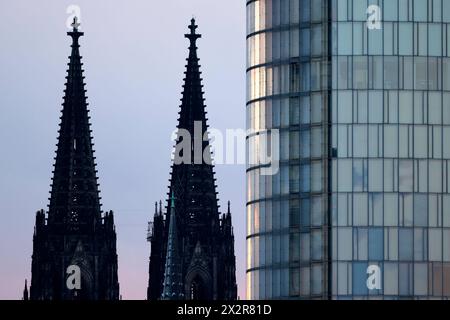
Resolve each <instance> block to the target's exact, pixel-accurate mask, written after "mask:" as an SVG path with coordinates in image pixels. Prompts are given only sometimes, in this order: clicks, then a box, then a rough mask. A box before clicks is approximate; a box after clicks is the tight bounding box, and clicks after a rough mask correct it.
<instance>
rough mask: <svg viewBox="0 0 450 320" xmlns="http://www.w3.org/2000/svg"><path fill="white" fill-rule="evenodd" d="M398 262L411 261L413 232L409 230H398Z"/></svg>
mask: <svg viewBox="0 0 450 320" xmlns="http://www.w3.org/2000/svg"><path fill="white" fill-rule="evenodd" d="M398 256H399V259H400V260H404V261H405V260H412V259H413V230H412V229H411V228H400V229H399V253H398Z"/></svg>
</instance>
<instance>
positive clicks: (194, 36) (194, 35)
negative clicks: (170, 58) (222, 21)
mask: <svg viewBox="0 0 450 320" xmlns="http://www.w3.org/2000/svg"><path fill="white" fill-rule="evenodd" d="M197 28H198V26H197V25H196V24H195V19H194V18H192V19H191V24H190V25H189V29H190V30H191V32H190V33H186V34H185V35H184V36H185V37H186V38H188V39H189V40H190V41H191V46H193V47H195V41H197V39H198V38H201V37H202V35H201V34H198V33H195V30H196V29H197Z"/></svg>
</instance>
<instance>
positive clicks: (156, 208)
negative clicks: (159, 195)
mask: <svg viewBox="0 0 450 320" xmlns="http://www.w3.org/2000/svg"><path fill="white" fill-rule="evenodd" d="M155 213H158V201H155Z"/></svg>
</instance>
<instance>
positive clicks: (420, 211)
mask: <svg viewBox="0 0 450 320" xmlns="http://www.w3.org/2000/svg"><path fill="white" fill-rule="evenodd" d="M414 225H415V226H417V227H426V226H427V225H428V196H427V194H415V195H414Z"/></svg>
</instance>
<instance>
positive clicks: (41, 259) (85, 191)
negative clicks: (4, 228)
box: [30, 17, 119, 300]
mask: <svg viewBox="0 0 450 320" xmlns="http://www.w3.org/2000/svg"><path fill="white" fill-rule="evenodd" d="M79 26H80V24H79V22H78V18H77V17H75V18H74V20H73V23H72V29H71V30H70V31H69V32H68V33H67V35H68V36H70V37H71V40H72V45H71V53H70V57H69V63H68V66H69V67H68V70H67V76H66V83H65V89H64V98H63V103H62V112H61V117H60V119H61V122H60V126H59V131H58V134H59V135H58V144H57V150H56V157H55V163H54V169H53V177H52V184H51V191H50V198H49V200H50V202H49V206H48V213H47V217H46V214H45V212H44V211H43V210H42V211H39V212H38V213H37V214H36V225H35V232H34V235H33V256H32V265H31V285H30V299H31V300H73V299H82V300H117V299H118V298H119V282H118V278H117V253H116V232H115V227H114V215H113V213H112V211H110V212H106V213H105V214H104V215H102V211H101V207H100V196H99V190H98V184H97V171H96V169H95V166H96V165H95V157H94V150H93V143H92V136H91V132H92V131H91V129H90V117H89V110H88V103H87V96H86V90H85V84H84V76H83V63H82V62H81V58H82V57H81V55H80V44H79V39H80V37H81V36H83V32H80V31H79ZM73 266H77V267H79V270H80V278H81V283H82V285H81V288H79V289H74V288H71V287H70V286H68V285H67V270H68V268H72V267H73Z"/></svg>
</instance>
